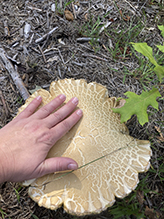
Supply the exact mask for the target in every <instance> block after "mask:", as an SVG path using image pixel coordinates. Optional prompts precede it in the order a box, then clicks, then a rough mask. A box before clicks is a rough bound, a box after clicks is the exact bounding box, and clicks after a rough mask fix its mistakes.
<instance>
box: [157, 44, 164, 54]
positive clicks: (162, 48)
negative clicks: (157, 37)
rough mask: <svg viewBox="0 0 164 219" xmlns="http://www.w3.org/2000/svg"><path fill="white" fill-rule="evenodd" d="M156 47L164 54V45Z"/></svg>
mask: <svg viewBox="0 0 164 219" xmlns="http://www.w3.org/2000/svg"><path fill="white" fill-rule="evenodd" d="M156 47H158V49H159V50H160V51H161V52H163V53H164V44H163V46H161V45H156Z"/></svg>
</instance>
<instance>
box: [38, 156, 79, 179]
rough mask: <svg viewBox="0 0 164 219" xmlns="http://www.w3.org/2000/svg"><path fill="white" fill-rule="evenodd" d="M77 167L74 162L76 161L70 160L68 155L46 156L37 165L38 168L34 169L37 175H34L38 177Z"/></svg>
mask: <svg viewBox="0 0 164 219" xmlns="http://www.w3.org/2000/svg"><path fill="white" fill-rule="evenodd" d="M77 168H78V164H77V163H76V161H74V160H72V159H71V158H68V157H54V158H48V159H46V160H45V161H43V162H42V163H41V164H40V165H39V166H38V168H37V169H36V171H37V172H38V173H37V174H38V175H37V176H35V177H37V178H38V177H41V176H43V175H46V174H49V173H54V172H58V171H63V170H76V169H77Z"/></svg>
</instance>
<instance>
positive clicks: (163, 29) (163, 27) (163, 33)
mask: <svg viewBox="0 0 164 219" xmlns="http://www.w3.org/2000/svg"><path fill="white" fill-rule="evenodd" d="M158 29H159V30H160V31H161V35H162V36H163V38H164V25H158Z"/></svg>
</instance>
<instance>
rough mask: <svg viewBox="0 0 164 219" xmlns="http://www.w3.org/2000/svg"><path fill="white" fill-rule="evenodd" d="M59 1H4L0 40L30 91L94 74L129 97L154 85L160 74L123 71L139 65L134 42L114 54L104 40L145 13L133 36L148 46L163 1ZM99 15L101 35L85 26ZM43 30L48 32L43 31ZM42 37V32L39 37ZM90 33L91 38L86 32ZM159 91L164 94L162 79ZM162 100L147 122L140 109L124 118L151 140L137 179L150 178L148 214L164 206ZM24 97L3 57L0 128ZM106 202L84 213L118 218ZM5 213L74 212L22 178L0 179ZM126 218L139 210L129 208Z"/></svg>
mask: <svg viewBox="0 0 164 219" xmlns="http://www.w3.org/2000/svg"><path fill="white" fill-rule="evenodd" d="M56 2H57V4H56V3H55V1H51V0H50V1H47V0H37V1H35V0H32V1H25V0H22V1H16V0H10V1H9V0H1V1H0V45H1V46H2V47H3V49H4V51H5V52H6V54H7V55H8V56H7V58H8V59H9V60H10V62H11V63H12V66H13V69H15V71H16V72H17V73H18V74H19V75H20V78H21V79H22V81H23V83H24V86H25V87H26V89H27V90H28V91H29V92H32V90H34V89H36V86H39V87H42V88H44V89H48V88H49V85H50V83H51V82H52V81H54V80H58V79H64V78H75V79H80V78H83V79H86V80H87V82H92V81H96V82H98V83H100V84H102V85H104V86H106V87H107V89H108V91H109V96H116V97H125V96H124V93H125V92H126V91H133V92H135V93H136V94H141V92H142V89H143V84H144V86H145V88H147V89H149V87H152V86H153V83H155V82H154V81H155V79H154V80H151V81H150V82H149V83H143V84H141V82H140V78H141V77H142V75H139V74H138V75H137V76H136V75H130V74H126V77H125V74H124V72H125V68H126V70H127V71H129V72H134V71H135V69H137V68H138V67H139V62H138V59H137V58H136V57H135V56H134V55H133V54H132V52H131V47H130V46H129V47H128V50H129V51H128V52H126V54H125V55H126V56H124V54H122V53H121V52H116V55H115V58H113V54H112V53H111V52H110V51H109V50H108V49H107V48H108V47H110V46H111V44H112V46H113V47H115V46H116V43H117V41H116V37H115V34H116V33H115V32H114V31H112V30H117V33H118V31H122V30H125V32H124V34H123V35H124V36H125V35H126V34H128V33H129V32H128V31H129V28H130V25H132V27H135V25H138V22H139V21H142V22H141V24H142V25H143V26H144V27H143V29H142V32H141V33H140V34H139V35H138V36H137V37H136V38H135V41H136V42H141V39H142V41H145V42H147V43H148V45H150V46H153V45H155V44H159V43H160V42H161V41H162V38H161V35H160V32H159V30H158V28H157V24H158V25H161V24H162V23H163V20H164V9H162V8H161V7H160V6H159V3H160V2H162V1H150V0H149V1H148V0H147V1H145V0H144V1H142V0H141V1H138V0H132V1H125V0H121V1H119V0H117V1H112V0H108V1H107V0H99V1H97V0H96V1H89V0H86V1H79V2H78V3H77V2H76V1H75V2H72V3H73V4H75V5H77V6H76V8H77V11H74V10H73V7H74V5H73V4H72V3H70V4H67V5H66V3H68V2H69V1H64V0H63V1H62V0H61V1H56ZM54 5H55V6H54ZM64 7H66V8H67V9H68V10H69V11H70V12H72V15H73V16H74V19H73V21H69V20H67V19H68V18H67V19H66V15H65V14H64ZM54 8H55V9H54ZM79 8H80V10H79V13H78V9H79ZM76 12H77V13H76ZM75 15H76V18H75ZM104 15H106V16H104ZM98 18H99V19H100V20H101V25H102V24H106V22H108V23H109V22H110V24H108V27H107V28H106V30H102V32H101V33H100V32H99V34H98V36H97V35H96V34H97V33H93V34H92V33H91V32H92V30H93V29H92V27H91V26H87V22H88V21H89V20H92V23H93V24H94V23H96V21H97V20H98ZM70 19H71V18H70ZM163 24H164V23H163ZM55 27H57V28H56V29H55V30H54V32H52V33H51V34H47V33H48V32H50V31H51V30H52V29H53V28H55ZM99 31H100V29H99ZM107 32H109V33H110V36H111V37H109V35H108V34H107ZM44 34H47V35H46V36H45V37H44V38H43V35H44ZM94 34H95V35H94ZM41 37H42V40H40V41H39V42H38V41H37V40H38V39H39V38H41ZM86 37H91V38H92V39H91V40H87V39H85V38H86ZM94 37H97V38H98V40H97V41H96V42H95V41H93V38H94ZM79 38H83V39H79ZM119 47H123V48H124V47H125V42H124V40H122V41H120V45H119ZM163 64H164V62H163ZM153 77H155V76H153ZM160 93H161V95H162V96H164V91H163V87H162V86H161V88H160ZM158 102H159V111H155V110H154V109H153V108H152V107H149V108H148V112H149V118H150V121H149V122H148V123H146V124H145V125H144V126H141V125H140V124H139V123H138V121H137V118H136V116H133V117H132V118H131V119H130V120H129V121H128V122H127V126H128V128H129V130H130V134H131V135H132V136H134V137H135V138H138V139H146V140H150V141H151V145H152V151H153V156H152V159H151V168H152V169H153V170H155V171H154V172H153V171H151V172H147V173H145V174H140V179H143V178H144V177H146V176H148V177H147V180H146V182H145V183H146V185H147V187H148V188H149V192H148V193H147V194H144V195H145V196H143V197H142V199H143V201H141V204H140V209H142V210H143V209H146V208H148V209H150V211H146V210H145V218H148V219H149V218H150V219H152V218H161V219H162V218H164V211H162V210H161V209H162V205H164V181H162V180H161V178H162V177H163V179H164V171H163V172H162V173H161V175H160V177H161V178H160V177H159V174H158V173H159V169H160V167H161V166H162V167H163V165H164V159H162V156H163V155H164V144H163V142H162V141H160V140H159V139H158V137H159V132H158V131H157V129H156V128H155V127H159V124H162V125H161V126H160V127H161V132H163V131H164V112H163V104H164V100H162V98H161V100H159V101H158ZM23 103H24V99H23V97H22V95H21V93H20V91H19V90H18V88H17V86H16V85H15V83H14V81H13V79H12V77H11V75H10V74H9V70H7V69H6V67H5V65H4V63H3V61H2V60H1V58H0V128H2V127H3V126H4V125H5V124H7V123H8V122H9V121H11V120H12V119H13V117H14V116H15V115H16V113H17V110H18V108H19V107H20V106H21V105H22V104H23ZM159 158H160V159H159ZM16 191H18V192H19V194H18V193H17V192H16ZM150 191H156V192H150ZM109 210H110V209H107V210H106V211H104V212H102V213H101V214H99V215H94V216H93V215H92V216H85V217H84V218H97V219H98V218H102V219H105V218H113V216H112V215H110V212H109ZM1 212H3V213H1ZM147 212H149V213H147ZM150 212H151V213H150ZM122 216H123V217H122V218H127V217H124V215H122ZM0 218H5V219H8V218H12V219H18V218H19V219H20V218H21V219H24V218H39V219H41V218H49V219H52V218H54V219H58V218H77V217H75V216H71V215H69V214H67V213H65V212H64V211H63V209H62V208H60V209H58V210H57V211H51V210H48V209H45V208H41V207H39V206H38V205H37V204H36V203H34V202H33V201H32V200H31V199H30V197H29V196H28V188H25V187H20V185H19V184H18V183H10V182H6V183H3V184H0ZM128 218H131V219H133V218H134V219H135V218H136V217H135V216H134V215H131V216H129V217H128Z"/></svg>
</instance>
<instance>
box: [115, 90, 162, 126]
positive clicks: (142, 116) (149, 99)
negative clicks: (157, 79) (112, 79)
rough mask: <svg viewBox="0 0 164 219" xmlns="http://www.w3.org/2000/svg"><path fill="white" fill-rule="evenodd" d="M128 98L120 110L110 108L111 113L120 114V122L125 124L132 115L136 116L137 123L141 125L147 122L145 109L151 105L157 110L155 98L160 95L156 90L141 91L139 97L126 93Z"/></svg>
mask: <svg viewBox="0 0 164 219" xmlns="http://www.w3.org/2000/svg"><path fill="white" fill-rule="evenodd" d="M125 95H126V96H127V97H128V99H126V103H125V104H124V106H122V107H121V108H112V110H113V112H115V113H119V114H121V122H122V123H123V122H126V121H127V120H128V119H130V118H131V116H132V115H134V114H135V115H137V118H138V121H139V123H140V124H141V125H144V124H145V123H146V122H148V121H149V120H148V114H147V107H148V106H149V105H151V106H152V107H154V108H155V109H157V110H158V102H157V101H156V98H157V97H160V96H161V95H160V93H159V91H158V89H157V88H154V87H153V89H152V90H150V91H143V92H142V94H141V95H137V94H135V93H133V92H130V91H128V92H126V93H125Z"/></svg>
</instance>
